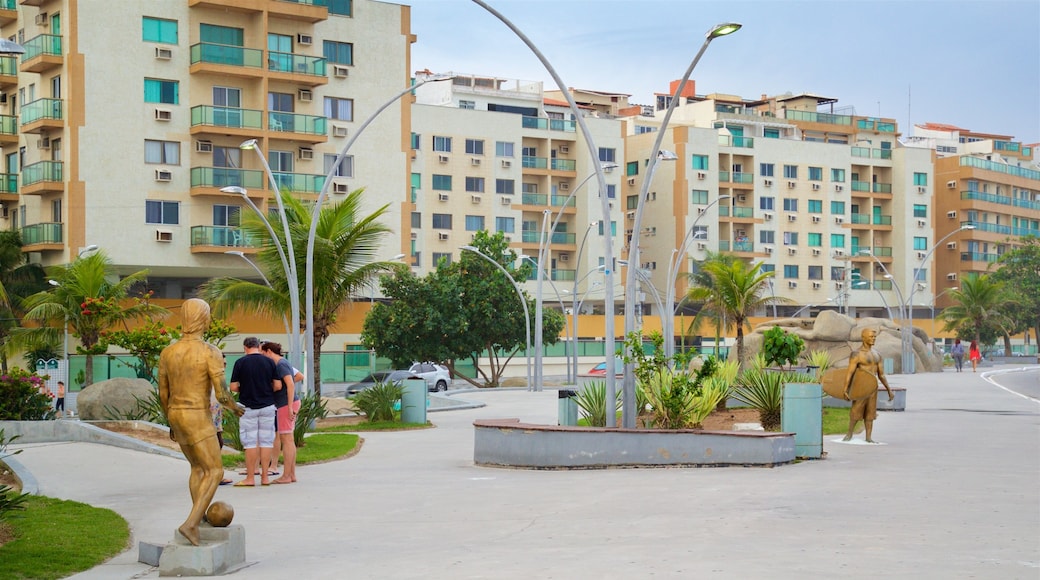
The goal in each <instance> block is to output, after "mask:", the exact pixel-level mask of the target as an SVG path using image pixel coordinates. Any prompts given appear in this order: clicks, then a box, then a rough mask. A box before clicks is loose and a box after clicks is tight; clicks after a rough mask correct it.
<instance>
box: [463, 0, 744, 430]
mask: <svg viewBox="0 0 1040 580" xmlns="http://www.w3.org/2000/svg"><path fill="white" fill-rule="evenodd" d="M475 1H476V0H475ZM740 27H741V25H740V24H737V23H735V22H726V23H723V24H717V25H715V26H713V27H711V29H709V30H708V32H707V33H706V34H705V35H704V43H703V44H701V48H700V50H698V51H697V55H696V56H694V57H693V61H691V62H690V66H689V67H687V69H686V73H685V74H684V75H683V77H682V80H680V81H679V83H678V85H676V87H675V93H674V94H673V95H672V98H671V100H670V102H669V103H668V110H667V111H666V112H665V115H664V118H663V119H662V120H661V126H660V128H659V129H658V130H657V138H656V139H655V140H654V145H653V148H652V149H650V161H649V163H648V165H647V168H646V176H645V177H644V178H643V184H642V186H641V187H640V188H639V198H638V199H637V200H636V213H635V219H634V220H633V223H632V231H633V239H632V240H631V241H630V242H629V247H628V263H629V264H632V265H633V266H635V267H638V266H639V264H640V261H639V238H638V237H636V236H638V235H639V232H640V229H641V227H640V226H641V225H642V221H643V208H644V207H645V205H646V204H645V201H646V196H647V193H649V191H650V184H651V181H652V180H653V176H654V172H655V171H656V170H657V162H658V161H663V160H666V159H667V158H666V157H664V158H663V157H659V153H660V151H661V144H662V143H663V141H664V136H665V133H666V132H667V131H666V130H667V128H668V123H669V122H670V121H671V118H672V112H673V111H675V107H676V105H677V104H678V102H679V100H680V98H681V96H682V94H683V89H684V88H685V87H686V83H687V81H689V80H690V75H692V74H693V69H694V68H696V67H697V63H698V62H700V60H701V56H703V55H704V51H705V50H707V49H708V45H709V44H711V41H713V40H715V39H716V38H720V37H722V36H726V35H729V34H733V33H734V32H736V31H738V30H740ZM673 156H674V154H673ZM605 219H609V218H605ZM607 255H608V256H609V254H607ZM627 274H628V275H627V276H626V279H625V336H626V338H627V336H628V333H630V332H632V331H634V330H635V311H634V308H633V306H632V304H630V300H631V299H632V298H635V296H634V294H635V291H634V289H635V285H636V274H635V272H633V271H632V270H631V268H630V269H629V271H628V273H627ZM607 368H611V367H610V366H608V367H607ZM633 371H634V368H633V365H632V364H626V365H625V382H624V392H623V393H622V403H621V424H622V426H623V427H625V428H626V429H634V428H635V426H636V408H635V407H636V385H635V374H634V372H633ZM610 375H611V373H607V376H608V377H609V376H610ZM610 395H611V393H610V392H608V393H607V397H608V400H610V399H609V397H610ZM608 416H609V413H608Z"/></svg>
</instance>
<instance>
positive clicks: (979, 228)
mask: <svg viewBox="0 0 1040 580" xmlns="http://www.w3.org/2000/svg"><path fill="white" fill-rule="evenodd" d="M967 225H971V226H975V230H974V231H976V232H986V233H990V234H1000V235H1003V236H1040V228H1021V227H1012V226H1003V225H997V224H989V223H985V222H962V223H961V226H967Z"/></svg>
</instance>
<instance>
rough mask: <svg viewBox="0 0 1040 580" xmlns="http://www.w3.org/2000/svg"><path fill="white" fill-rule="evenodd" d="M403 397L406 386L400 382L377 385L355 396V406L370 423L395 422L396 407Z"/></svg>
mask: <svg viewBox="0 0 1040 580" xmlns="http://www.w3.org/2000/svg"><path fill="white" fill-rule="evenodd" d="M403 395H404V386H403V385H402V384H401V383H400V382H399V381H397V382H385V383H376V384H375V385H373V386H372V387H370V388H367V389H365V390H363V391H361V392H360V393H358V394H356V395H354V406H355V407H357V409H358V411H359V412H360V413H361V414H362V415H364V416H365V417H367V418H368V420H369V421H393V420H394V419H395V417H396V415H395V413H394V405H395V404H396V403H398V402H399V401H400V400H401V397H402V396H403Z"/></svg>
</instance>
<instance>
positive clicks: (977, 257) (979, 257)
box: [961, 252, 1000, 264]
mask: <svg viewBox="0 0 1040 580" xmlns="http://www.w3.org/2000/svg"><path fill="white" fill-rule="evenodd" d="M998 258H1000V254H982V253H979V252H961V261H962V262H988V263H990V264H992V263H993V262H996V261H997V259H998Z"/></svg>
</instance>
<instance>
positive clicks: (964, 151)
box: [907, 123, 1040, 308]
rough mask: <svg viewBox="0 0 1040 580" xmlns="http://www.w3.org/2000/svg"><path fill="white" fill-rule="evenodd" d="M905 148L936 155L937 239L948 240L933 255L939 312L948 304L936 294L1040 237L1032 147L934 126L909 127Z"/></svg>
mask: <svg viewBox="0 0 1040 580" xmlns="http://www.w3.org/2000/svg"><path fill="white" fill-rule="evenodd" d="M907 146H908V147H920V148H924V149H928V150H931V151H934V152H935V154H936V156H937V159H936V161H935V183H936V195H935V215H936V223H935V235H936V236H938V237H939V238H940V239H945V240H946V241H945V243H944V244H943V246H942V247H941V248H938V249H937V250H936V261H935V275H934V277H933V284H934V288H936V289H937V294H936V295H937V297H938V299H937V300H936V304H937V305H938V306H939V307H940V308H941V307H944V306H947V305H948V304H949V300H948V298H946V297H943V296H942V295H941V293H942V292H945V291H946V290H949V289H951V288H956V287H957V285H958V283H959V280H961V279H962V278H964V277H965V276H970V275H976V274H983V273H986V272H989V271H991V267H992V265H993V263H994V262H996V260H997V259H998V258H999V257H1000V256H1001V254H1003V253H1004V252H1007V251H1009V250H1011V249H1014V248H1015V246H1016V245H1017V238H1021V237H1023V236H1027V235H1032V236H1040V163H1038V161H1037V157H1036V151H1035V147H1033V146H1029V145H1025V144H1023V143H1020V142H1016V141H1015V140H1014V137H1013V136H1010V135H995V134H991V133H980V132H976V131H970V130H967V129H961V128H959V127H955V126H952V125H945V124H938V123H925V124H920V125H915V126H914V134H913V135H912V136H911V137H910V138H909V139H908V140H907ZM965 226H971V227H972V229H967V230H965V229H961V228H963V227H965Z"/></svg>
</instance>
